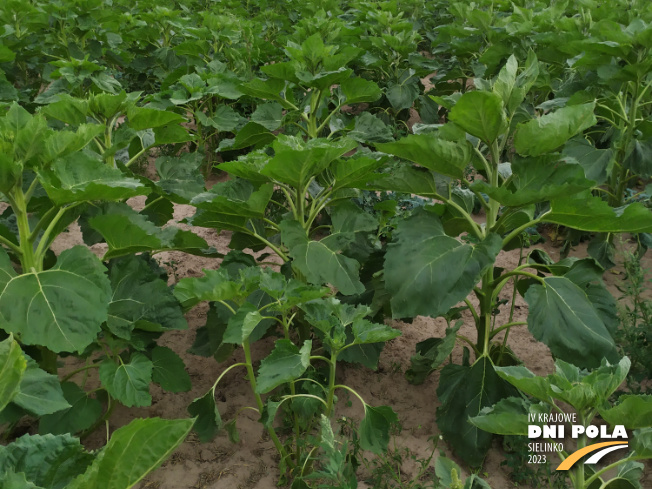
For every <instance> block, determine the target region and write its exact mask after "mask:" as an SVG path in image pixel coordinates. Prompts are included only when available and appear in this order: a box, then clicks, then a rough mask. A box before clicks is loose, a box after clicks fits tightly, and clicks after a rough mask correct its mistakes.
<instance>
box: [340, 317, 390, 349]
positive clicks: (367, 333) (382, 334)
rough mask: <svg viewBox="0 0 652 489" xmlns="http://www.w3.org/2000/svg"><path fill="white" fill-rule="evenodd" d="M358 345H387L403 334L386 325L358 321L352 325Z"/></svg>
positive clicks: (362, 320) (364, 320)
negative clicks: (386, 343)
mask: <svg viewBox="0 0 652 489" xmlns="http://www.w3.org/2000/svg"><path fill="white" fill-rule="evenodd" d="M351 329H352V331H353V339H354V341H355V343H356V344H358V345H359V344H371V343H385V342H387V341H390V340H393V339H394V338H397V337H398V336H401V332H400V331H399V330H397V329H394V328H392V327H390V326H387V325H385V324H378V323H372V322H371V321H367V320H366V319H356V320H355V321H353V324H352V325H351Z"/></svg>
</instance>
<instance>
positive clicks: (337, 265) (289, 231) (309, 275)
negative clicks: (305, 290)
mask: <svg viewBox="0 0 652 489" xmlns="http://www.w3.org/2000/svg"><path fill="white" fill-rule="evenodd" d="M281 237H282V240H283V242H284V243H285V245H286V246H287V247H288V248H289V250H290V256H291V257H292V259H293V260H292V266H293V267H294V268H296V269H297V270H299V271H300V272H301V273H302V274H303V275H304V276H305V277H306V279H307V280H308V282H310V283H313V284H322V283H329V284H332V285H334V286H335V287H337V288H338V290H339V291H340V292H341V293H342V294H345V295H351V294H360V293H362V292H364V285H362V282H360V279H359V277H358V271H359V269H360V264H359V263H358V262H357V261H356V260H354V259H352V258H349V257H347V256H344V255H343V254H341V253H340V252H339V251H340V250H341V249H343V248H344V247H345V246H346V245H348V244H349V243H351V242H352V241H353V239H354V237H355V235H354V233H337V234H335V235H331V236H328V237H327V238H324V239H322V240H321V241H312V240H310V239H309V238H308V237H307V236H306V232H305V230H304V229H303V227H301V224H300V223H299V222H297V221H288V220H285V221H282V222H281Z"/></svg>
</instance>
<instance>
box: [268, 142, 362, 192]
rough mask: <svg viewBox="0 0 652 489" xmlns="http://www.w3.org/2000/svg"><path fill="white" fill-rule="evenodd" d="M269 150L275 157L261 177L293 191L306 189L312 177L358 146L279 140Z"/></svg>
mask: <svg viewBox="0 0 652 489" xmlns="http://www.w3.org/2000/svg"><path fill="white" fill-rule="evenodd" d="M272 146H273V148H274V151H275V153H276V154H275V156H274V158H272V159H271V160H270V161H269V163H267V164H266V165H265V166H264V167H263V168H262V170H261V171H260V173H262V174H263V175H266V176H268V177H270V178H273V179H274V180H277V181H279V182H282V183H286V184H288V185H291V186H292V187H294V188H296V189H305V188H306V186H307V185H308V181H309V180H310V179H311V178H312V177H314V176H315V175H318V174H319V173H321V172H322V171H324V170H325V169H326V168H328V165H330V163H331V162H332V161H334V160H336V159H337V158H339V157H340V156H342V155H343V154H344V153H347V152H349V151H351V150H352V149H354V148H355V147H356V146H357V143H356V142H355V141H352V140H350V139H343V140H340V141H338V142H333V141H331V140H328V139H311V140H310V141H308V142H307V143H304V142H303V140H300V139H298V138H294V137H289V136H279V138H278V139H277V140H276V141H275V142H274V144H273V145H272Z"/></svg>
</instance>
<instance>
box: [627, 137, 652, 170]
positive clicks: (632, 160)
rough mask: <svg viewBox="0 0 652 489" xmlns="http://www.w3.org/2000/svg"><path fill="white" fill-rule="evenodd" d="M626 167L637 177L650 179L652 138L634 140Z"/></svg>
mask: <svg viewBox="0 0 652 489" xmlns="http://www.w3.org/2000/svg"><path fill="white" fill-rule="evenodd" d="M624 166H625V168H628V169H629V170H630V171H631V172H632V173H635V174H636V175H640V176H641V177H647V178H649V177H650V175H652V138H648V139H647V140H645V141H639V140H638V139H636V140H634V141H633V142H632V148H631V151H630V152H629V155H628V156H627V159H626V160H625V165H624Z"/></svg>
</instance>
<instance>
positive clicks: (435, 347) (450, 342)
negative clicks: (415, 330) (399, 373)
mask: <svg viewBox="0 0 652 489" xmlns="http://www.w3.org/2000/svg"><path fill="white" fill-rule="evenodd" d="M462 324H463V323H462V322H460V321H458V322H457V323H456V324H455V326H453V327H452V328H447V329H446V336H444V337H443V338H429V339H427V340H424V341H421V342H419V343H417V348H416V349H417V353H416V354H415V355H412V357H411V358H410V368H409V370H408V371H407V372H405V377H406V378H407V380H408V382H409V383H410V384H414V385H419V384H423V382H424V381H425V380H426V377H427V376H428V375H430V373H432V372H434V371H435V370H436V369H437V368H438V367H439V366H440V365H441V364H442V363H444V362H445V361H446V359H447V358H449V356H450V354H451V353H452V352H453V348H454V347H455V340H456V339H457V332H458V331H459V329H460V327H461V326H462Z"/></svg>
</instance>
